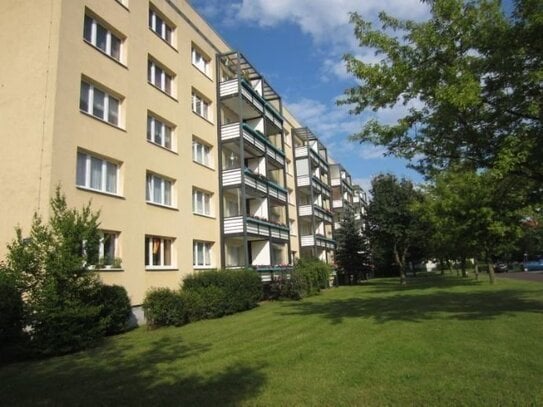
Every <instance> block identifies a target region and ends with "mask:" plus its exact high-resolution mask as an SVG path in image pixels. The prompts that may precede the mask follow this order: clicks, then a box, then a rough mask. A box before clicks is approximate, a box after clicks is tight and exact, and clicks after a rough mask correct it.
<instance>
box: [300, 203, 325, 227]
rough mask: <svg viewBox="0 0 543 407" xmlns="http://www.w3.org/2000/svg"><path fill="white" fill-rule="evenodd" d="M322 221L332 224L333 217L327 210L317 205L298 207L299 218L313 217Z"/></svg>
mask: <svg viewBox="0 0 543 407" xmlns="http://www.w3.org/2000/svg"><path fill="white" fill-rule="evenodd" d="M312 215H315V216H316V217H317V218H319V219H322V220H324V221H326V222H328V223H332V222H333V219H332V215H331V214H330V212H328V211H327V210H326V209H322V208H321V207H319V206H317V205H300V206H299V207H298V216H312Z"/></svg>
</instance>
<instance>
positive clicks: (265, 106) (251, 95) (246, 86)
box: [219, 79, 283, 128]
mask: <svg viewBox="0 0 543 407" xmlns="http://www.w3.org/2000/svg"><path fill="white" fill-rule="evenodd" d="M219 93H220V97H221V98H224V97H227V96H234V95H236V94H238V93H241V95H242V96H243V97H244V98H245V99H246V100H247V101H248V102H249V103H251V104H252V105H253V106H254V107H255V108H256V109H257V110H258V111H259V112H261V113H262V114H264V115H265V116H266V117H267V118H268V120H270V121H271V122H272V123H273V124H275V125H276V126H277V127H279V128H282V127H283V117H282V116H281V114H280V113H279V112H278V111H277V109H275V107H274V106H273V105H272V104H271V103H269V102H267V101H266V100H265V99H264V98H263V97H262V96H261V95H260V94H259V93H258V92H257V91H256V90H254V89H253V87H252V86H251V84H250V83H248V82H247V81H246V80H245V79H240V80H238V79H231V80H228V81H225V82H221V84H220V87H219Z"/></svg>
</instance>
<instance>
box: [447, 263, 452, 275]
mask: <svg viewBox="0 0 543 407" xmlns="http://www.w3.org/2000/svg"><path fill="white" fill-rule="evenodd" d="M447 266H448V267H449V273H451V274H452V273H453V268H452V263H451V261H450V260H447Z"/></svg>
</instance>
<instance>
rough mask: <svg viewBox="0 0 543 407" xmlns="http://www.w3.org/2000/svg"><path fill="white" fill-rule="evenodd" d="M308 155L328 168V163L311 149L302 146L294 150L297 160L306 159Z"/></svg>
mask: <svg viewBox="0 0 543 407" xmlns="http://www.w3.org/2000/svg"><path fill="white" fill-rule="evenodd" d="M308 155H311V157H313V159H314V160H315V161H317V162H318V163H319V164H320V165H321V166H323V167H324V168H325V169H327V168H328V162H327V161H326V160H325V159H324V158H323V157H322V156H321V155H320V154H319V153H318V152H316V151H315V150H313V149H312V148H311V147H309V146H301V147H296V149H295V150H294V156H295V157H296V158H304V157H307V156H308Z"/></svg>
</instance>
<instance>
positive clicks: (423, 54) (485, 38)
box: [339, 0, 543, 200]
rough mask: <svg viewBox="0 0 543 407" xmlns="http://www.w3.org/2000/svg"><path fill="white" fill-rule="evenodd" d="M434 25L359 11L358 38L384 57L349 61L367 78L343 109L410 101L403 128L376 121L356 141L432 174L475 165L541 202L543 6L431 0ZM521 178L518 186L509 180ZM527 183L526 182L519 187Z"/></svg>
mask: <svg viewBox="0 0 543 407" xmlns="http://www.w3.org/2000/svg"><path fill="white" fill-rule="evenodd" d="M423 1H424V2H425V3H426V4H428V6H429V9H430V18H429V19H428V20H427V21H423V22H415V21H410V20H401V19H397V18H394V17H392V16H389V15H387V14H385V13H380V15H379V19H380V23H381V26H380V28H377V29H376V28H374V27H373V25H372V24H371V23H370V22H368V21H365V20H364V19H363V18H362V17H361V16H360V15H359V14H357V13H352V14H351V22H352V24H353V25H354V32H355V36H356V38H357V39H358V40H359V43H360V46H361V47H369V48H371V49H374V50H375V51H376V54H377V55H380V56H382V60H381V62H379V63H376V64H373V63H365V62H363V61H361V60H358V59H357V58H356V57H355V56H354V55H352V54H348V55H346V56H345V61H346V64H347V69H348V71H349V72H350V73H352V74H353V75H354V76H355V77H356V78H357V79H358V80H359V82H360V84H359V85H357V86H355V87H352V88H350V89H348V90H347V91H346V92H345V97H344V98H343V100H341V101H340V102H339V103H340V104H349V105H351V106H352V110H351V113H353V114H360V113H362V112H363V111H365V110H366V109H371V110H373V111H377V110H378V109H382V108H390V107H392V106H395V105H396V104H398V103H403V104H404V105H408V106H409V109H408V110H407V113H406V114H404V115H403V116H402V117H401V118H399V119H398V121H397V122H396V123H393V124H386V123H381V122H378V121H377V120H370V121H368V122H367V123H366V124H365V125H364V126H363V128H362V130H361V131H360V132H359V133H358V134H355V135H353V136H352V139H353V140H358V141H361V142H362V141H369V142H373V143H376V144H379V145H383V146H386V147H387V149H388V151H389V152H390V153H391V154H394V155H397V156H401V157H406V158H408V159H413V158H414V157H421V158H420V159H419V160H418V162H417V164H416V168H418V169H419V170H420V171H422V172H423V173H425V174H427V175H431V174H433V173H435V172H436V171H438V170H442V169H444V168H450V167H451V166H455V165H458V164H459V163H468V164H469V165H470V166H471V167H472V168H475V169H482V168H493V169H494V171H496V172H499V173H500V174H501V175H502V177H501V178H500V180H503V181H504V182H505V183H507V184H509V185H512V186H513V187H514V188H515V189H520V188H523V189H525V190H527V191H531V195H525V196H526V197H527V198H531V199H536V200H537V199H540V198H541V195H542V192H543V191H542V190H541V189H540V188H539V185H540V184H541V182H542V181H543V166H541V165H540V158H541V156H542V155H543V138H542V137H541V134H543V86H541V81H542V72H543V46H542V42H541V32H543V2H541V0H517V1H516V2H515V8H514V12H513V14H512V15H511V16H508V15H506V14H505V12H504V11H503V10H502V9H501V7H500V1H499V0H473V1H467V0H423ZM509 178H513V182H510V181H509V180H508V179H509ZM519 180H520V181H519Z"/></svg>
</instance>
